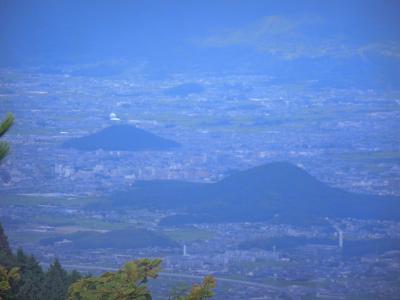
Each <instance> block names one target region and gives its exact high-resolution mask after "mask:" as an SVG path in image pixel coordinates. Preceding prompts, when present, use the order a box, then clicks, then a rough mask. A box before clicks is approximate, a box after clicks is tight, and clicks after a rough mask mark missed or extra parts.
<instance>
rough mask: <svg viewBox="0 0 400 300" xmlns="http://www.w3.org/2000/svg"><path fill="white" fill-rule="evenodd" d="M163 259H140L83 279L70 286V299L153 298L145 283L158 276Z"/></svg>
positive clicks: (114, 299)
mask: <svg viewBox="0 0 400 300" xmlns="http://www.w3.org/2000/svg"><path fill="white" fill-rule="evenodd" d="M160 264H161V260H159V259H155V260H149V259H140V260H136V261H132V262H128V263H126V264H125V266H124V267H123V269H121V270H119V271H117V272H108V273H105V274H103V275H102V276H100V277H92V278H85V279H81V280H79V281H78V282H76V283H74V284H72V285H71V287H70V288H69V297H68V299H69V300H131V299H135V300H148V299H152V298H151V295H150V291H149V290H148V288H147V286H146V285H145V284H146V282H147V280H148V278H153V279H154V278H156V277H157V276H158V272H159V271H160Z"/></svg>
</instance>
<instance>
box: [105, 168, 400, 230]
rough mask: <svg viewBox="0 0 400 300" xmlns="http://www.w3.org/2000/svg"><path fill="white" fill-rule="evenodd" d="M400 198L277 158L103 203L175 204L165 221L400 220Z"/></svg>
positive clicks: (145, 186)
mask: <svg viewBox="0 0 400 300" xmlns="http://www.w3.org/2000/svg"><path fill="white" fill-rule="evenodd" d="M399 201H400V199H399V198H397V197H384V196H375V195H363V194H357V193H352V192H347V191H344V190H341V189H338V188H333V187H329V186H328V185H326V184H324V183H322V182H320V181H319V180H317V179H316V178H314V177H313V176H311V175H310V174H308V173H307V172H306V171H304V170H303V169H301V168H299V167H297V166H295V165H292V164H290V163H286V162H275V163H269V164H265V165H262V166H259V167H255V168H251V169H248V170H245V171H242V172H238V173H235V174H233V175H231V176H229V177H227V178H225V179H223V180H221V181H219V182H217V183H212V184H205V183H190V182H179V181H148V182H145V181H143V182H138V183H137V184H136V185H135V186H134V189H132V190H129V191H126V192H119V193H115V194H113V195H111V197H110V199H109V202H105V203H103V204H99V205H103V206H104V207H109V206H110V205H111V206H113V207H120V208H123V207H142V208H144V207H145V208H153V209H174V210H176V211H178V212H179V214H178V215H175V216H170V217H167V218H165V219H164V220H163V221H162V223H163V224H171V225H173V224H182V223H195V222H236V221H263V220H270V219H273V218H277V217H279V219H280V220H283V221H285V222H289V223H291V222H296V223H298V222H300V223H304V222H309V221H310V220H312V219H314V218H319V219H322V218H325V217H333V218H334V217H353V218H361V219H370V218H372V219H400V208H399V203H400V202H399Z"/></svg>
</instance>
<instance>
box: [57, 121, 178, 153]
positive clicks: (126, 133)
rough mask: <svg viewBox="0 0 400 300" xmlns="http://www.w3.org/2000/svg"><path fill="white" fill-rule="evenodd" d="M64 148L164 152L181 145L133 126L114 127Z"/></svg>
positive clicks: (80, 139) (69, 142) (81, 138)
mask: <svg viewBox="0 0 400 300" xmlns="http://www.w3.org/2000/svg"><path fill="white" fill-rule="evenodd" d="M63 146H64V147H66V148H75V149H77V150H86V151H93V150H99V149H103V150H108V151H164V150H171V149H173V148H176V147H179V146H180V145H179V144H178V143H177V142H175V141H172V140H169V139H165V138H162V137H159V136H157V135H155V134H153V133H151V132H148V131H146V130H144V129H141V128H137V127H134V126H131V125H113V126H110V127H107V128H104V129H102V130H100V131H98V132H96V133H93V134H89V135H87V136H83V137H79V138H73V139H70V140H67V141H66V142H65V143H64V144H63Z"/></svg>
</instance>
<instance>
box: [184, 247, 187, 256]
mask: <svg viewBox="0 0 400 300" xmlns="http://www.w3.org/2000/svg"><path fill="white" fill-rule="evenodd" d="M183 256H187V251H186V245H183Z"/></svg>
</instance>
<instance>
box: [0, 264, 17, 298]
mask: <svg viewBox="0 0 400 300" xmlns="http://www.w3.org/2000/svg"><path fill="white" fill-rule="evenodd" d="M19 279H20V274H19V268H17V267H13V268H11V269H7V268H5V267H3V266H0V300H2V299H12V298H13V293H12V287H13V285H14V284H15V282H17V281H18V280H19Z"/></svg>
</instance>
